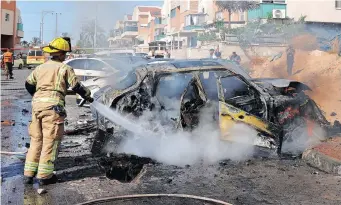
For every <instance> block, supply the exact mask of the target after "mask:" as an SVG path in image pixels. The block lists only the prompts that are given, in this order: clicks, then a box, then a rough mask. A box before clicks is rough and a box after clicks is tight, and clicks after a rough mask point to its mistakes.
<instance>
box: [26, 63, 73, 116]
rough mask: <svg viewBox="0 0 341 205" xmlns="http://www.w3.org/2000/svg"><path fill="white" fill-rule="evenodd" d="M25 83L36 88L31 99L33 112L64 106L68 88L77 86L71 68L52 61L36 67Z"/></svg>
mask: <svg viewBox="0 0 341 205" xmlns="http://www.w3.org/2000/svg"><path fill="white" fill-rule="evenodd" d="M26 81H27V83H29V84H31V85H34V86H35V87H36V92H35V93H34V96H33V98H32V110H33V111H34V112H39V111H43V110H49V109H51V108H52V107H53V106H54V105H61V106H65V96H66V93H67V89H68V87H71V88H73V87H74V86H76V85H77V84H79V80H78V79H77V77H76V75H75V72H74V71H73V69H72V67H70V66H68V65H66V64H64V63H62V62H58V61H54V60H49V61H47V62H46V63H44V64H42V65H40V66H38V67H37V68H36V69H35V70H34V71H33V72H32V73H31V74H30V75H29V76H28V77H27V80H26Z"/></svg>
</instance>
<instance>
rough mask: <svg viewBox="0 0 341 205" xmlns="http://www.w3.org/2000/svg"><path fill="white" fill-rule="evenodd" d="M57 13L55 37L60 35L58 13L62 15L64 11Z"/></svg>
mask: <svg viewBox="0 0 341 205" xmlns="http://www.w3.org/2000/svg"><path fill="white" fill-rule="evenodd" d="M55 14H56V33H55V37H56V38H57V37H58V14H59V15H62V13H57V12H56V13H55Z"/></svg>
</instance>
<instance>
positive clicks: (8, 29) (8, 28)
mask: <svg viewBox="0 0 341 205" xmlns="http://www.w3.org/2000/svg"><path fill="white" fill-rule="evenodd" d="M6 14H9V21H5V20H6V19H5V17H6ZM14 22H15V16H14V12H13V11H11V10H8V9H2V11H1V34H4V35H15V33H14V29H15V26H14Z"/></svg>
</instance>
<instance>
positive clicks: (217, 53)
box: [214, 45, 221, 59]
mask: <svg viewBox="0 0 341 205" xmlns="http://www.w3.org/2000/svg"><path fill="white" fill-rule="evenodd" d="M214 55H215V56H216V57H217V58H219V59H221V52H220V51H219V45H218V46H217V49H216V50H215V52H214Z"/></svg>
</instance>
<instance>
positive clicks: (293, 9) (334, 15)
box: [287, 0, 341, 23]
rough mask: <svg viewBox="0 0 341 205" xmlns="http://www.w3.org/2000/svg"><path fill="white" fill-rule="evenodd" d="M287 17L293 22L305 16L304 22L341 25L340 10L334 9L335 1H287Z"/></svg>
mask: <svg viewBox="0 0 341 205" xmlns="http://www.w3.org/2000/svg"><path fill="white" fill-rule="evenodd" d="M287 15H288V16H289V17H291V18H295V20H298V19H299V18H300V17H301V16H307V17H306V19H305V20H306V21H314V22H328V23H341V9H337V8H335V0H323V1H321V0H320V1H318V0H314V1H307V0H301V1H298V0H287Z"/></svg>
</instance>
